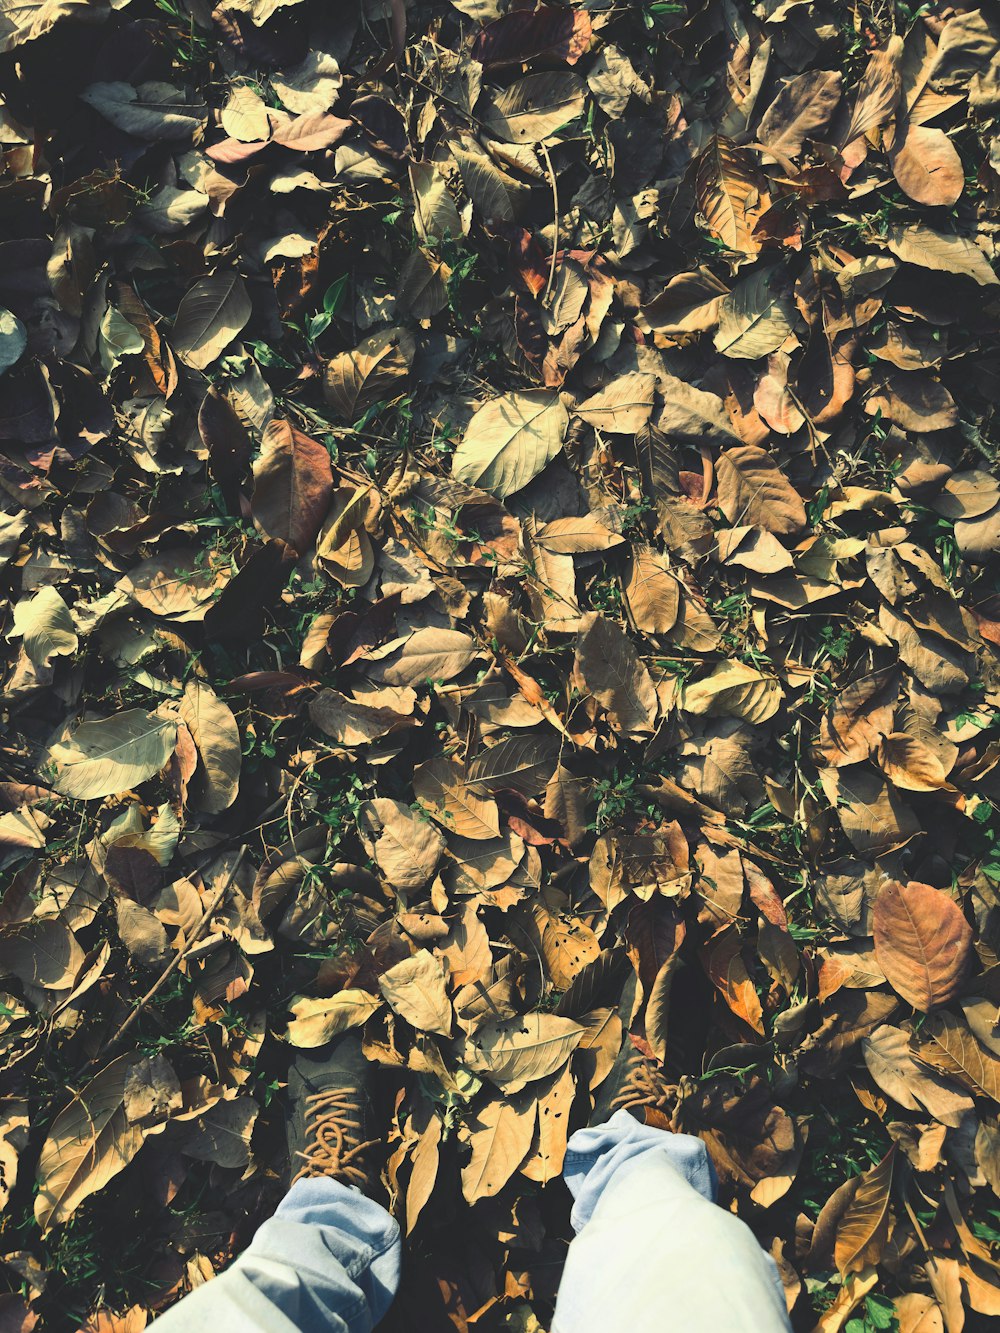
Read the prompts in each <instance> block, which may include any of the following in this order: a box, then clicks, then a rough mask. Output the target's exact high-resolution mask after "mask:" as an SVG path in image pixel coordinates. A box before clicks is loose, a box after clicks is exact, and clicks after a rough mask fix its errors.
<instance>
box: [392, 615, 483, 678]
mask: <svg viewBox="0 0 1000 1333" xmlns="http://www.w3.org/2000/svg"><path fill="white" fill-rule="evenodd" d="M478 652H479V648H478V645H477V644H476V641H475V639H471V638H470V637H469V635H468V634H463V633H462V631H461V630H457V629H438V628H436V627H434V626H428V627H427V628H426V629H418V630H417V631H416V633H415V634H411V635H410V637H409V638H408V639H407V641H406V643H405V644H404V645H403V647H402V650H401V652H400V655H399V657H398V658H397V659H396V660H395V661H394V662H391V663H389V665H387V666H386V667H384V668H383V671H382V677H383V679H384V680H386V681H387V682H388V683H389V684H390V685H424V684H426V683H427V682H428V681H445V680H452V679H453V678H454V677H455V676H457V675H458V674H459V673H460V672H462V671H464V670H465V668H466V667H467V666H470V665H471V663H472V662H473V661H474V660H475V658H476V655H477V654H478Z"/></svg>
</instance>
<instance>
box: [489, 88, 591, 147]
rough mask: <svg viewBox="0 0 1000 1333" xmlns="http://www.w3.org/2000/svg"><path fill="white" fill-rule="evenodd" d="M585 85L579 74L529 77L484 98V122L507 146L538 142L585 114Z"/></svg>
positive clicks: (492, 92)
mask: <svg viewBox="0 0 1000 1333" xmlns="http://www.w3.org/2000/svg"><path fill="white" fill-rule="evenodd" d="M585 96H586V85H585V84H584V82H583V80H582V79H581V78H580V77H579V75H577V74H565V73H560V72H555V71H546V72H545V73H542V74H528V75H526V76H525V77H524V78H523V79H518V80H517V82H516V83H512V84H511V85H510V87H509V88H504V89H503V91H502V92H495V91H491V92H489V93H487V94H486V95H485V97H484V99H483V102H484V108H485V109H484V111H483V115H482V119H483V122H484V123H485V124H486V125H488V126H489V128H490V129H491V130H492V131H493V133H494V134H495V135H496V136H497V138H498V139H503V140H505V141H506V142H507V143H538V142H539V140H541V139H547V138H548V137H549V135H550V134H555V132H556V130H558V129H561V128H562V126H563V125H565V124H567V123H568V122H569V121H571V120H575V119H576V117H577V116H579V115H580V113H581V112H582V111H583V105H584V100H585Z"/></svg>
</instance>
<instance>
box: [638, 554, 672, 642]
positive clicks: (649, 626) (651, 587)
mask: <svg viewBox="0 0 1000 1333" xmlns="http://www.w3.org/2000/svg"><path fill="white" fill-rule="evenodd" d="M625 598H626V601H627V602H628V609H629V612H630V614H631V617H632V622H633V624H634V625H635V627H636V629H639V630H643V631H644V632H645V633H646V634H669V632H670V631H671V630H672V629H673V627H674V625H675V624H676V623H677V616H678V613H679V611H680V602H681V585H680V584H679V583H678V581H677V579H676V578H675V577H674V576H673V574H671V573H670V572H669V571H668V570H667V567H666V564H665V562H664V560H663V557H662V556H660V555H658V554H657V552H655V551H653V550H651V549H650V548H649V547H646V546H636V547H634V548H633V550H632V554H631V557H630V559H629V564H628V573H627V576H626V581H625Z"/></svg>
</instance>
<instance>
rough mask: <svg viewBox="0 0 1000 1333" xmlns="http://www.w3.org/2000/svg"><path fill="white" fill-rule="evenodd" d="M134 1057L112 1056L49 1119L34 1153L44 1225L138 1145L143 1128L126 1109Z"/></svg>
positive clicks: (68, 1210) (100, 1184)
mask: <svg viewBox="0 0 1000 1333" xmlns="http://www.w3.org/2000/svg"><path fill="white" fill-rule="evenodd" d="M135 1063H136V1057H135V1056H133V1055H120V1056H119V1057H118V1059H117V1060H112V1062H111V1064H109V1065H108V1066H107V1067H106V1068H105V1069H102V1070H101V1072H100V1073H99V1074H98V1075H97V1076H96V1077H95V1078H93V1079H91V1081H90V1082H89V1083H88V1084H87V1086H86V1087H85V1088H84V1089H83V1091H82V1092H79V1093H77V1095H76V1096H75V1097H74V1098H73V1100H72V1101H71V1102H70V1104H69V1105H68V1106H67V1107H65V1109H64V1110H62V1111H60V1112H59V1114H58V1115H57V1116H56V1118H55V1120H54V1121H53V1123H52V1128H51V1129H50V1130H49V1136H48V1138H47V1139H46V1140H45V1143H44V1145H43V1147H42V1153H41V1156H40V1157H39V1159H38V1171H37V1179H38V1193H37V1195H36V1196H35V1220H36V1221H37V1223H38V1225H39V1226H40V1227H41V1228H42V1230H43V1231H47V1230H48V1229H49V1227H53V1226H56V1225H57V1224H58V1223H60V1222H65V1221H66V1219H67V1218H68V1217H71V1216H72V1214H73V1212H74V1210H75V1209H76V1208H77V1207H78V1206H79V1205H80V1204H81V1203H82V1202H83V1201H84V1199H86V1198H87V1197H88V1196H89V1195H91V1194H94V1193H96V1192H97V1190H99V1189H103V1188H104V1186H105V1185H106V1184H107V1183H108V1181H109V1180H111V1179H112V1178H113V1177H114V1176H116V1175H117V1174H118V1172H119V1171H123V1170H124V1169H125V1167H126V1166H128V1164H129V1162H131V1160H132V1158H133V1157H134V1156H135V1155H136V1153H137V1152H138V1151H139V1149H140V1148H141V1147H142V1141H143V1139H144V1138H145V1130H143V1129H141V1128H140V1127H139V1126H138V1125H134V1124H130V1123H129V1120H128V1117H127V1116H126V1114H125V1092H126V1088H127V1086H128V1079H129V1074H130V1073H131V1071H132V1068H133V1066H134V1064H135Z"/></svg>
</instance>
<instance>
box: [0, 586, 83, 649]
mask: <svg viewBox="0 0 1000 1333" xmlns="http://www.w3.org/2000/svg"><path fill="white" fill-rule="evenodd" d="M6 637H7V638H8V639H20V640H21V642H22V643H23V644H24V651H25V652H26V653H27V654H28V656H29V657H30V658H31V660H32V662H33V663H34V664H35V666H40V667H47V666H48V665H49V664H50V662H51V661H52V659H53V657H65V656H67V655H68V654H70V653H75V652H76V648H77V644H78V643H79V639H78V638H77V634H76V627H75V625H74V624H73V617H72V615H71V614H70V609H69V607H68V606H67V605H66V603H65V602H64V601H63V599H62V598H61V597H60V596H59V593H58V591H57V590H56V589H55V588H39V590H38V592H36V593H35V594H34V596H32V597H22V598H21V600H20V601H19V602H18V603H17V604H16V605H15V607H14V624H13V626H12V628H11V629H9V630H8V631H7V636H6Z"/></svg>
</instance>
